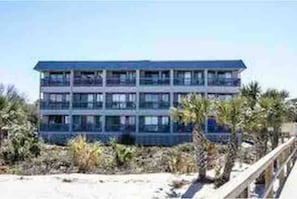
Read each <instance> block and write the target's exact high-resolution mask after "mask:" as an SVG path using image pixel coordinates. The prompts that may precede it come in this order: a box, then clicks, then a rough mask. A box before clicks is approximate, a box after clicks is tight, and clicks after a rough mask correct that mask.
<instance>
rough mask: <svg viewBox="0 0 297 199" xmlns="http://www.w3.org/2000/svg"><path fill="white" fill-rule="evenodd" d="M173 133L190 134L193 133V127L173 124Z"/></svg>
mask: <svg viewBox="0 0 297 199" xmlns="http://www.w3.org/2000/svg"><path fill="white" fill-rule="evenodd" d="M173 131H174V132H175V133H191V132H192V131H193V125H183V124H174V125H173Z"/></svg>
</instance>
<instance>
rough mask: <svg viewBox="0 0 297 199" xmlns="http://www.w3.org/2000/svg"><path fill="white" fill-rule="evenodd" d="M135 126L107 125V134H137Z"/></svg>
mask: <svg viewBox="0 0 297 199" xmlns="http://www.w3.org/2000/svg"><path fill="white" fill-rule="evenodd" d="M135 129H136V128H135V124H114V125H106V127H105V131H106V132H135Z"/></svg>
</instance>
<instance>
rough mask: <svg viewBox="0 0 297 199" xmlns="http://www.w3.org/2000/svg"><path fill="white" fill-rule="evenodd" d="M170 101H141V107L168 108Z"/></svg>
mask: <svg viewBox="0 0 297 199" xmlns="http://www.w3.org/2000/svg"><path fill="white" fill-rule="evenodd" d="M169 107H170V102H140V103H139V108H142V109H168V108H169Z"/></svg>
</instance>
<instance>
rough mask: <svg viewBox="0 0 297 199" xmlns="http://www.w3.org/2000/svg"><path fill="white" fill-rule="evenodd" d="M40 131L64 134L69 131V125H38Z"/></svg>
mask: <svg viewBox="0 0 297 199" xmlns="http://www.w3.org/2000/svg"><path fill="white" fill-rule="evenodd" d="M40 130H41V131H60V132H65V131H69V124H62V123H54V124H44V123H41V124H40Z"/></svg>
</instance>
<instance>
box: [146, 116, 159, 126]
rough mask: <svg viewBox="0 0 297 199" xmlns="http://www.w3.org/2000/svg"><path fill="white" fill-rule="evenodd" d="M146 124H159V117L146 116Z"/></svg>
mask: <svg viewBox="0 0 297 199" xmlns="http://www.w3.org/2000/svg"><path fill="white" fill-rule="evenodd" d="M144 125H158V117H151V116H148V117H145V118H144Z"/></svg>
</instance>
